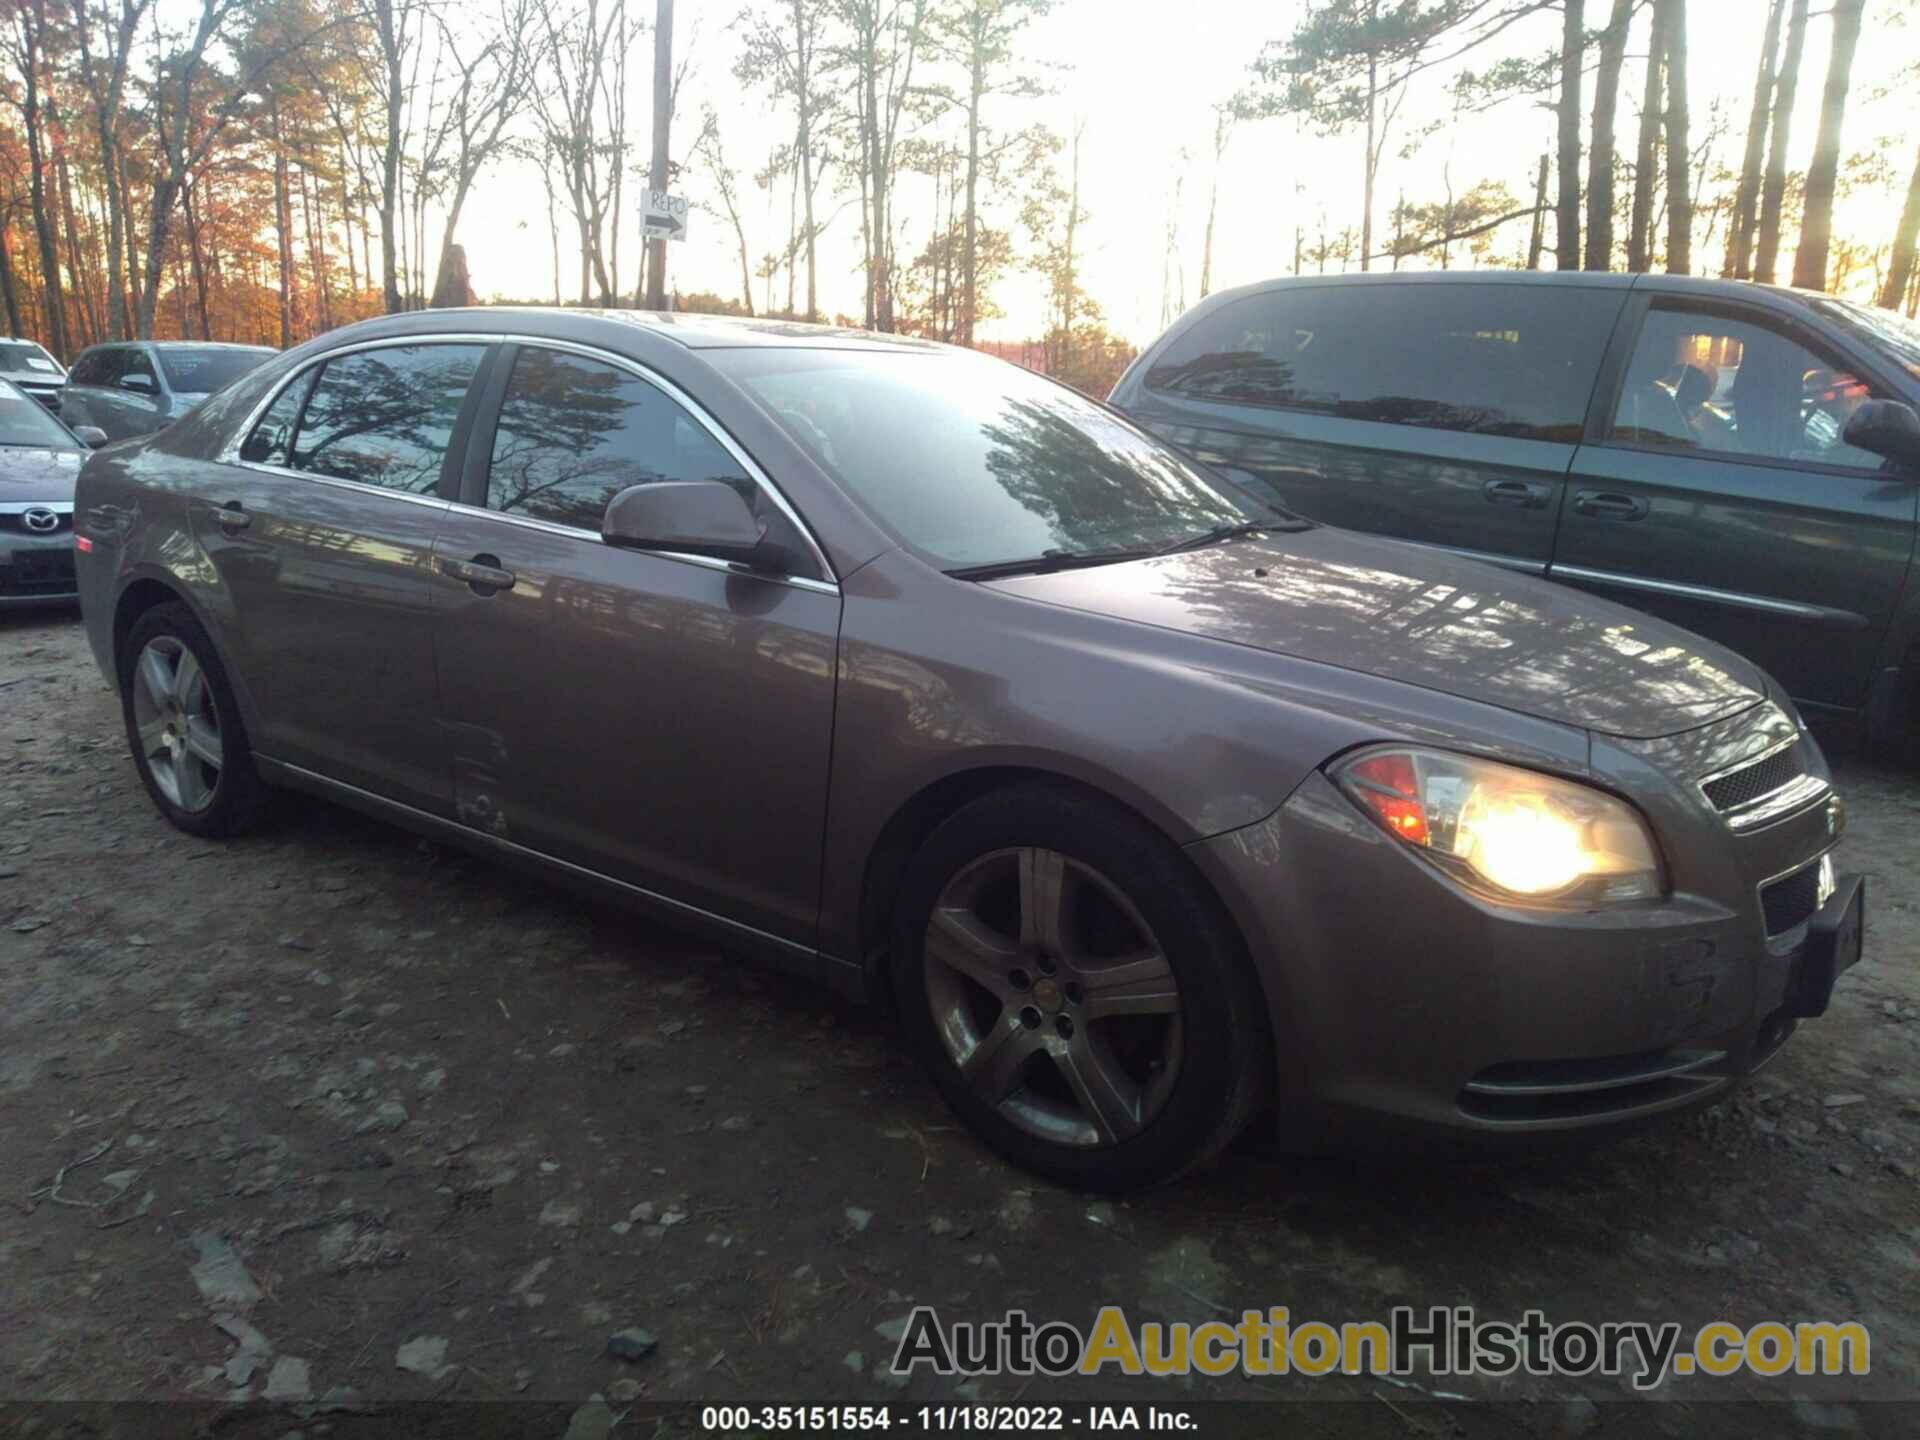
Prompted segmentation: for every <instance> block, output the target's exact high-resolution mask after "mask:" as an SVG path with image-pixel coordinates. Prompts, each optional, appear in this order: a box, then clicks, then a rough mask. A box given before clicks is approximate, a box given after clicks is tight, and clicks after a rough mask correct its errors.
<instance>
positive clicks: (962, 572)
mask: <svg viewBox="0 0 1920 1440" xmlns="http://www.w3.org/2000/svg"><path fill="white" fill-rule="evenodd" d="M1159 553H1160V552H1159V551H1157V550H1150V549H1144V550H1142V549H1133V550H1128V549H1122V550H1057V549H1056V550H1043V551H1042V552H1041V553H1040V554H1038V555H1029V556H1026V557H1025V558H1024V559H1020V560H996V561H994V562H993V563H992V564H990V565H962V566H960V567H959V568H958V569H955V570H949V571H947V572H946V573H947V574H949V575H951V576H952V577H953V578H954V579H956V580H1003V579H1005V578H1006V577H1008V576H1010V575H1050V574H1052V573H1053V572H1054V571H1055V570H1081V569H1085V568H1086V567H1088V566H1090V565H1112V564H1114V563H1115V562H1117V561H1121V560H1144V559H1146V558H1147V557H1149V556H1151V555H1157V554H1159Z"/></svg>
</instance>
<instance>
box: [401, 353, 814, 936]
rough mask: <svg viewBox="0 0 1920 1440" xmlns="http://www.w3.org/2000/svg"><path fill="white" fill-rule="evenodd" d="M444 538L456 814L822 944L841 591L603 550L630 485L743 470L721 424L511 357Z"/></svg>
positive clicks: (615, 383) (628, 389)
mask: <svg viewBox="0 0 1920 1440" xmlns="http://www.w3.org/2000/svg"><path fill="white" fill-rule="evenodd" d="M490 389H491V390H492V391H494V392H502V391H503V393H501V398H500V399H499V401H498V403H497V405H489V406H488V407H487V409H488V410H489V411H491V412H492V413H491V415H489V414H485V413H483V415H482V417H481V419H480V421H479V423H478V424H477V425H476V427H475V430H474V435H473V439H472V442H471V444H470V446H469V452H468V463H467V467H466V481H465V486H466V488H464V489H463V492H462V494H463V499H465V500H466V501H467V502H469V503H468V504H465V505H459V506H456V507H454V509H453V510H452V511H450V512H449V514H448V516H447V518H446V521H445V524H444V526H443V528H442V530H441V532H440V536H439V539H438V542H437V543H436V545H435V548H434V553H435V566H434V575H433V580H432V584H433V587H434V591H435V599H434V625H435V642H434V650H435V656H436V660H437V664H438V670H439V677H440V696H441V714H442V721H443V726H444V731H445V741H444V744H445V749H446V751H447V753H448V755H449V756H450V757H451V765H452V780H451V783H452V787H453V792H454V800H455V806H456V813H457V816H458V818H459V819H461V820H462V821H463V822H465V823H466V824H468V825H471V826H473V827H475V828H477V829H481V830H484V831H486V832H488V833H490V834H492V835H494V836H496V837H497V838H499V839H502V840H506V841H510V842H513V843H516V844H520V845H525V846H529V847H531V848H533V849H535V850H538V851H541V852H543V853H545V854H548V855H552V856H555V857H557V858H559V859H562V860H566V861H568V862H571V863H573V864H576V865H580V866H582V867H584V868H587V869H589V870H593V871H596V872H598V873H601V874H606V875H610V876H612V877H613V878H615V879H617V880H621V881H624V882H626V883H628V884H630V885H634V886H637V887H639V888H641V889H644V890H647V891H649V892H652V893H655V894H662V895H665V896H667V897H669V898H671V899H673V900H677V901H679V902H682V903H685V904H689V905H693V906H695V907H697V908H699V909H701V910H704V911H707V912H710V913H712V914H717V915H720V916H723V917H725V918H727V919H730V920H734V921H737V922H739V923H742V924H746V925H749V926H752V927H753V928H755V929H758V930H762V931H765V932H767V933H770V934H773V935H776V936H778V937H780V938H781V939H784V940H787V941H791V942H794V943H797V944H800V945H806V946H810V945H811V944H812V943H813V941H814V927H815V921H816V915H817V910H818V904H819V880H820V843H821V834H822V826H823V824H824V821H825V814H826V797H827V764H828V757H829V750H830V745H831V739H832V725H833V688H834V654H835V646H836V643H837V637H838V634H839V625H840V597H839V594H838V592H837V590H835V589H834V588H833V587H832V586H831V585H830V584H826V583H823V582H822V581H820V580H816V579H807V578H796V579H786V578H773V577H767V576H761V575H752V574H747V573H744V572H741V571H738V570H735V569H732V568H729V567H727V566H725V565H720V564H717V563H714V562H708V561H702V560H700V559H697V558H694V557H688V556H672V555H665V554H653V553H647V552H641V551H636V550H627V549H617V548H614V547H611V546H608V545H605V544H603V543H602V542H601V539H600V521H601V516H602V514H603V513H604V511H605V509H606V505H607V501H608V500H610V499H611V498H612V497H613V496H614V495H615V494H617V493H618V492H619V491H621V490H623V489H625V488H627V487H628V486H630V485H638V484H646V483H649V482H652V481H660V480H713V479H719V480H726V481H728V482H730V483H733V484H735V485H736V486H738V487H740V488H741V490H742V493H743V494H746V495H748V496H749V497H750V499H751V500H752V501H753V503H756V504H768V503H771V500H770V497H769V496H768V495H767V494H766V492H765V491H764V490H762V489H761V487H760V486H759V485H758V484H757V483H756V481H755V480H754V479H753V478H752V477H751V475H750V474H749V471H748V469H747V468H746V466H745V465H744V464H743V463H742V461H741V460H740V459H739V458H738V457H737V456H736V454H735V452H733V451H732V450H731V449H730V448H729V447H728V446H727V445H726V444H724V443H723V442H722V441H721V440H720V439H719V438H718V432H717V431H714V430H712V429H710V428H709V427H708V426H707V425H706V424H705V423H704V422H703V421H702V420H701V419H700V418H697V417H696V416H695V415H693V414H692V413H691V412H690V411H689V410H688V409H686V408H684V407H683V406H681V405H680V404H679V403H677V402H676V401H675V400H674V399H673V398H671V397H670V396H668V395H667V394H666V393H665V392H664V391H663V390H661V389H659V388H657V387H655V386H654V385H652V384H650V383H649V382H648V381H647V380H646V379H644V378H642V377H641V375H640V374H638V373H637V372H636V371H635V370H634V369H633V368H632V367H630V366H628V365H627V364H626V363H625V362H614V361H612V360H610V359H603V358H599V357H594V356H587V355H583V354H579V353H575V352H572V351H565V350H560V349H551V348H546V347H543V346H535V345H524V346H521V347H520V348H519V349H518V351H517V352H514V353H511V354H510V356H509V355H506V354H503V356H502V357H501V360H500V362H499V366H498V368H497V370H496V379H495V382H494V384H493V385H492V386H490Z"/></svg>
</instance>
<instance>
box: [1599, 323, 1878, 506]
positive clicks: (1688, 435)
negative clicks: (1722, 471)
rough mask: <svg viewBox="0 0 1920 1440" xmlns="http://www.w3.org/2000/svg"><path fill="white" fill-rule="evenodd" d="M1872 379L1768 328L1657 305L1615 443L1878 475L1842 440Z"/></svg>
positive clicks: (1623, 398)
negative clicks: (1827, 467)
mask: <svg viewBox="0 0 1920 1440" xmlns="http://www.w3.org/2000/svg"><path fill="white" fill-rule="evenodd" d="M1872 393H1873V392H1872V390H1871V389H1870V388H1869V387H1868V385H1867V384H1866V382H1865V381H1863V380H1862V379H1860V377H1859V376H1857V375H1855V374H1853V373H1852V372H1851V371H1849V370H1847V369H1845V368H1844V367H1842V366H1840V365H1838V364H1835V363H1834V362H1833V361H1832V360H1831V359H1830V358H1828V357H1826V356H1823V355H1819V354H1816V353H1815V352H1814V351H1812V350H1809V349H1808V348H1807V347H1806V346H1804V345H1802V344H1800V343H1799V342H1798V341H1795V340H1792V339H1789V338H1788V337H1787V336H1786V335H1783V334H1781V333H1780V332H1779V331H1777V330H1775V329H1774V328H1773V327H1772V326H1770V325H1761V324H1757V323H1754V322H1751V321H1747V320H1736V319H1733V318H1731V317H1728V316H1721V315H1715V314H1712V313H1709V312H1703V311H1700V310H1695V309H1690V308H1679V307H1675V308H1661V307H1656V308H1655V309H1653V310H1652V311H1650V312H1649V313H1648V315H1647V319H1646V323H1645V324H1644V325H1643V326H1642V327H1641V330H1640V338H1639V341H1638V342H1637V343H1636V344H1635V346H1634V350H1633V359H1632V361H1631V363H1630V364H1629V365H1628V367H1627V375H1626V380H1625V382H1624V383H1623V384H1622V385H1621V388H1620V399H1619V402H1618V404H1617V405H1616V407H1615V410H1614V417H1613V428H1612V431H1611V438H1612V439H1614V440H1615V441H1619V442H1624V443H1626V444H1633V445H1658V446H1662V447H1664V448H1671V449H1677V450H1698V451H1702V452H1707V453H1714V454H1724V455H1735V456H1748V457H1752V458H1755V459H1762V460H1782V461H1788V462H1792V463H1798V464H1816V465H1845V466H1851V467H1854V468H1858V469H1861V470H1878V469H1880V468H1881V467H1882V465H1883V464H1884V462H1883V461H1882V459H1881V457H1880V456H1878V455H1873V454H1869V453H1868V452H1867V451H1865V450H1857V449H1855V448H1854V447H1853V446H1851V445H1849V444H1847V443H1846V442H1845V441H1844V440H1842V439H1841V438H1840V436H1841V434H1842V432H1843V431H1845V429H1846V427H1847V420H1848V418H1849V417H1850V416H1851V415H1852V414H1853V412H1854V411H1855V410H1856V409H1858V408H1859V406H1860V404H1861V403H1862V402H1863V401H1865V400H1868V399H1871V398H1872Z"/></svg>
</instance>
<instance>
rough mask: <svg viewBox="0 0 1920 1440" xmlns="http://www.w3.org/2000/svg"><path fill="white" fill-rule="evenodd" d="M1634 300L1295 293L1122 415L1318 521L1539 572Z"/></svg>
mask: <svg viewBox="0 0 1920 1440" xmlns="http://www.w3.org/2000/svg"><path fill="white" fill-rule="evenodd" d="M1626 293H1627V292H1626V290H1625V289H1624V288H1623V287H1621V286H1618V285H1606V286H1602V285H1593V286H1586V285H1578V284H1556V285H1546V284H1537V285H1518V284H1489V283H1485V282H1480V283H1475V282H1472V281H1460V282H1453V281H1445V282H1426V281H1420V282H1411V283H1396V282H1393V281H1378V282H1355V283H1340V282H1327V283H1316V282H1313V281H1298V282H1293V281H1289V282H1286V283H1283V284H1281V285H1277V286H1275V287H1274V288H1272V289H1270V290H1267V291H1263V292H1259V293H1256V294H1252V295H1248V296H1243V297H1241V298H1239V299H1237V300H1233V301H1230V302H1228V303H1227V304H1225V305H1223V306H1221V307H1220V308H1218V309H1216V310H1214V311H1212V312H1210V313H1207V314H1205V315H1203V316H1202V317H1200V318H1199V319H1198V320H1196V321H1195V322H1194V323H1193V324H1192V325H1191V326H1190V327H1188V328H1187V329H1185V330H1183V331H1181V332H1179V333H1178V334H1176V335H1175V336H1174V337H1173V338H1172V339H1171V340H1170V341H1169V342H1168V344H1167V345H1166V346H1165V347H1164V348H1163V350H1162V351H1160V352H1158V353H1156V354H1154V355H1153V356H1152V357H1150V361H1151V363H1150V364H1149V365H1147V367H1146V368H1145V370H1144V372H1143V375H1142V377H1141V380H1140V383H1139V384H1138V385H1131V384H1130V386H1129V387H1128V391H1127V392H1126V393H1125V394H1124V395H1123V397H1122V404H1123V406H1124V408H1127V409H1128V410H1129V411H1131V412H1132V413H1133V415H1134V418H1135V419H1137V420H1139V421H1141V422H1143V423H1144V424H1146V425H1147V426H1148V427H1149V428H1151V429H1153V430H1154V431H1155V432H1156V433H1158V434H1160V435H1161V436H1162V437H1163V438H1165V439H1168V440H1170V441H1171V442H1172V443H1174V444H1175V445H1178V446H1180V447H1181V448H1183V449H1186V450H1188V451H1190V452H1192V453H1193V454H1195V455H1196V456H1197V457H1198V458H1200V459H1201V460H1202V461H1204V462H1206V463H1208V464H1210V465H1212V466H1213V467H1215V468H1216V469H1218V470H1221V471H1224V472H1225V473H1226V474H1227V475H1228V476H1229V477H1230V478H1232V479H1235V480H1237V481H1239V482H1240V483H1241V484H1243V485H1246V486H1247V487H1249V488H1251V489H1254V490H1256V491H1259V492H1263V493H1266V494H1268V495H1270V496H1272V497H1274V498H1276V499H1278V500H1280V501H1281V502H1282V503H1283V504H1285V505H1286V506H1287V507H1288V508H1290V509H1293V510H1296V511H1298V512H1300V513H1302V514H1305V515H1308V516H1311V517H1312V518H1313V519H1316V520H1320V521H1323V522H1325V523H1327V524H1330V525H1340V526H1346V527H1349V528H1351V529H1356V530H1367V531H1371V532H1373V533H1375V534H1379V535H1390V536H1393V537H1395V538H1398V539H1402V540H1415V541H1420V542H1422V543H1426V544H1432V545H1440V546H1444V547H1446V548H1448V549H1452V550H1458V551H1462V552H1465V553H1468V554H1472V555H1476V556H1479V557H1481V558H1486V559H1492V560H1496V561H1499V562H1501V563H1503V564H1507V565H1510V566H1513V567H1514V568H1518V569H1523V570H1529V571H1532V572H1533V573H1536V574H1538V573H1543V572H1544V571H1545V569H1546V566H1547V562H1548V560H1549V558H1550V557H1551V555H1552V551H1553V530H1554V524H1555V520H1556V517H1557V515H1558V511H1559V501H1560V493H1561V488H1562V484H1563V481H1564V478H1565V475H1566V471H1567V467H1568V465H1569V464H1570V463H1571V461H1572V459H1573V454H1574V450H1575V447H1576V445H1577V443H1578V441H1579V438H1580V435H1581V430H1582V426H1583V424H1584V421H1585V418H1586V411H1587V406H1588V403H1589V401H1590V399H1591V397H1592V394H1593V387H1594V380H1595V377H1596V376H1597V374H1598V373H1599V368H1600V360H1601V357H1602V355H1603V354H1604V353H1605V350H1606V343H1607V337H1608V335H1609V333H1610V332H1611V330H1612V327H1613V324H1614V322H1615V319H1616V318H1617V316H1618V315H1619V312H1620V309H1621V305H1622V303H1623V300H1624V298H1625V295H1626Z"/></svg>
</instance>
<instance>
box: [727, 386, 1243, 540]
mask: <svg viewBox="0 0 1920 1440" xmlns="http://www.w3.org/2000/svg"><path fill="white" fill-rule="evenodd" d="M707 353H708V354H709V356H710V357H711V358H712V360H713V362H714V363H715V364H716V365H717V366H719V367H720V368H721V369H722V370H724V371H725V372H726V373H727V374H728V375H729V376H730V377H732V378H733V379H735V380H737V381H738V382H739V383H741V384H742V385H744V386H745V387H746V388H747V389H748V390H749V391H750V392H752V394H753V396H754V397H755V399H757V400H758V401H759V402H760V403H761V405H763V406H764V407H765V408H766V410H767V411H768V412H769V413H770V414H771V415H772V416H773V417H774V418H775V420H777V421H778V422H779V424H780V425H781V426H782V428H783V429H785V431H786V432H787V434H788V435H789V436H790V437H791V438H792V439H793V441H794V443H795V444H796V445H798V446H799V447H800V448H801V449H802V450H804V451H806V452H807V454H808V455H809V456H811V457H812V459H813V460H814V462H815V463H816V464H818V465H819V466H820V467H821V468H822V469H824V470H826V471H827V472H828V473H829V474H830V475H832V476H834V477H835V478H836V479H838V480H839V481H840V483H841V484H842V485H844V486H845V487H846V489H847V490H849V491H850V492H851V493H852V494H854V495H855V496H856V497H858V498H859V499H860V500H861V501H862V502H863V503H865V504H866V505H867V506H869V507H870V508H871V509H872V510H873V512H874V513H875V514H876V515H877V516H878V517H879V518H880V520H881V521H882V522H883V523H885V524H886V525H889V526H891V527H892V528H893V529H894V530H895V531H896V532H897V533H898V534H899V535H901V536H902V537H903V538H904V539H905V540H906V541H907V542H908V543H909V544H910V545H913V546H915V547H917V548H918V549H920V550H922V551H925V552H926V553H928V554H930V555H931V556H933V557H934V559H936V560H937V561H939V562H941V563H942V564H943V565H950V566H955V567H959V566H972V565H982V564H994V563H998V562H1001V561H1011V560H1018V559H1024V558H1026V557H1030V556H1040V555H1045V554H1047V553H1049V552H1052V551H1063V552H1071V553H1086V552H1092V551H1103V550H1127V549H1135V548H1145V547H1154V546H1161V545H1166V544H1168V543H1171V542H1178V541H1179V540H1181V539H1183V538H1190V537H1192V536H1194V535H1196V534H1199V533H1204V532H1206V531H1207V530H1209V529H1212V528H1214V527H1217V526H1222V525H1233V524H1242V523H1246V522H1248V521H1254V520H1261V519H1265V520H1267V521H1274V520H1276V519H1278V518H1280V517H1279V514H1278V512H1277V511H1276V510H1274V509H1273V508H1272V507H1269V506H1265V505H1263V504H1261V502H1259V501H1257V500H1255V499H1254V498H1253V497H1251V496H1249V495H1244V494H1240V493H1239V492H1235V491H1231V490H1229V489H1228V488H1227V487H1225V486H1224V485H1222V484H1217V483H1216V482H1214V481H1213V480H1211V479H1209V478H1208V477H1207V476H1206V475H1204V474H1202V473H1201V472H1200V471H1199V470H1198V469H1196V468H1195V467H1194V466H1193V465H1192V464H1191V463H1189V462H1188V461H1186V460H1184V459H1182V458H1181V457H1180V456H1179V455H1178V454H1177V453H1176V452H1174V451H1173V450H1170V449H1168V448H1167V447H1166V446H1164V445H1162V444H1160V443H1159V442H1158V441H1156V440H1154V439H1152V438H1151V437H1149V436H1147V435H1144V434H1142V433H1141V432H1140V431H1138V430H1136V429H1134V428H1133V426H1132V425H1130V424H1128V423H1127V422H1126V421H1125V420H1122V419H1121V418H1120V417H1119V416H1117V415H1115V414H1114V413H1113V412H1112V411H1110V410H1108V409H1106V408H1105V407H1104V406H1102V405H1099V404H1097V403H1096V402H1094V401H1092V400H1089V399H1087V398H1086V397H1085V396H1083V395H1079V394H1077V393H1075V392H1074V391H1072V390H1069V389H1067V388H1066V387H1065V386H1061V385H1056V384H1054V383H1053V382H1052V381H1049V380H1045V379H1042V378H1041V377H1040V376H1038V375H1034V374H1032V373H1031V372H1029V371H1026V370H1022V369H1020V368H1018V367H1017V366H1013V365H1007V364H1004V363H1002V362H999V361H995V360H989V359H984V358H980V357H975V356H967V355H953V356H947V355H902V354H892V353H872V352H866V351H857V350H847V351H831V350H773V349H769V350H754V349H741V350H713V351H709V352H707Z"/></svg>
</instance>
